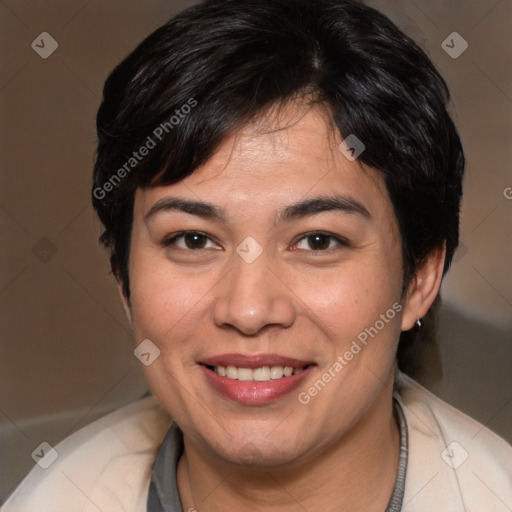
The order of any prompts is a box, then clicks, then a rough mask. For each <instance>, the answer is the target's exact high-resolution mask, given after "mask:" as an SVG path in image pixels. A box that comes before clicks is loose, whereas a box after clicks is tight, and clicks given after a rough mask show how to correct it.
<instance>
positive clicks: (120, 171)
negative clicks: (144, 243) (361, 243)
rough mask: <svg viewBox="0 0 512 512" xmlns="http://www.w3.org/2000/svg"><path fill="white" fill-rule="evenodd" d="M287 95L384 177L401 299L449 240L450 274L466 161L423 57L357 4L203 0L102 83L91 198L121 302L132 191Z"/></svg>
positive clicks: (165, 177) (441, 85)
mask: <svg viewBox="0 0 512 512" xmlns="http://www.w3.org/2000/svg"><path fill="white" fill-rule="evenodd" d="M297 97H310V98H312V99H311V101H312V102H314V103H316V104H319V105H321V106H322V107H324V108H326V110H327V111H328V112H329V113H330V116H331V118H332V120H333V122H334V124H335V126H336V127H337V129H338V130H339V132H340V135H341V136H342V137H343V138H345V137H347V136H348V135H350V134H355V135H356V136H357V137H358V138H359V139H360V140H361V141H362V142H363V143H364V145H365V151H364V152H363V153H362V154H361V155H360V156H359V161H360V162H361V163H362V164H366V165H368V166H370V167H373V168H375V169H377V170H379V171H380V172H382V173H383V176H384V179H385V183H386V187H387V190H388V193H389V195H390V198H391V201H392V203H393V207H394V212H395V215H396V218H397V222H398V226H399V230H400V235H401V243H402V255H403V262H402V263H403V271H404V280H403V282H404V290H405V288H406V285H407V284H408V282H409V281H410V279H411V278H412V277H413V276H414V274H415V272H416V269H417V267H418V265H419V264H420V263H421V262H422V261H423V260H424V259H425V258H426V257H427V256H428V255H429V254H430V253H431V251H432V250H433V249H435V248H439V247H442V246H443V245H445V247H446V261H445V268H444V270H445V271H446V270H447V269H448V267H449V265H450V262H451V260H452V257H453V254H454V251H455V249H456V247H457V245H458V233H459V208H460V199H461V194H462V176H463V172H464V154H463V150H462V146H461V142H460V139H459V136H458V134H457V131H456V128H455V126H454V124H453V122H452V120H451V118H450V115H449V114H448V112H447V109H446V106H447V104H448V102H449V100H450V95H449V91H448V88H447V86H446V83H445V81H444V80H443V78H442V77H441V76H440V74H439V73H438V72H437V70H436V69H435V67H434V65H433V64H432V63H431V62H430V60H429V58H428V57H427V56H426V54H425V53H424V52H423V51H422V49H421V48H419V46H418V45H417V44H416V43H415V42H414V41H413V40H412V39H410V38H409V37H408V36H406V35H405V34H404V33H402V32H401V31H400V30H399V29H398V28H397V27H396V26H395V25H394V24H393V23H392V22H391V21H390V20H389V19H388V18H387V17H385V16H384V15H383V14H381V13H380V12H378V11H377V10H375V9H372V8H370V7H367V6H365V5H363V4H361V3H360V2H357V1H352V0H315V1H311V0H265V1H264V2H262V1H261V0H209V1H205V2H202V3H200V4H198V5H195V6H193V7H191V8H189V9H187V10H185V11H183V12H182V13H180V14H179V15H177V16H176V17H174V18H172V19H171V20H169V21H168V22H167V23H166V24H165V25H163V26H162V27H160V28H159V29H157V30H156V31H155V32H153V33H152V34H151V35H149V36H148V37H147V38H146V39H145V40H144V41H143V42H142V43H141V44H140V45H139V46H138V47H137V48H136V49H135V50H134V51H133V52H132V53H131V54H130V55H129V56H128V57H126V58H125V59H124V60H123V61H122V62H121V63H120V64H119V65H118V66H117V67H116V68H115V69H114V71H113V72H112V73H111V74H110V76H109V77H108V79H107V81H106V83H105V87H104V91H103V101H102V103H101V106H100V108H99V111H98V116H97V131H98V138H99V141H98V149H97V159H96V163H95V166H94V184H93V189H92V201H93V205H94V208H95V210H96V212H97V213H98V216H99V218H100V220H101V222H102V223H103V225H104V228H105V229H104V232H103V233H102V235H101V237H100V241H101V242H102V243H103V244H104V245H105V246H107V247H108V248H109V249H110V250H111V262H112V268H113V271H114V273H115V274H116V277H117V279H118V280H120V281H121V282H122V284H123V289H124V292H125V295H126V297H127V298H128V299H129V297H130V287H129V275H128V259H129V250H130V235H131V229H132V222H133V203H134V195H135V191H136V190H137V189H138V188H139V187H141V188H146V187H151V186H158V185H170V184H173V183H176V182H179V181H180V180H182V179H184V178H185V177H187V176H189V175H190V174H191V173H193V172H194V170H195V169H197V168H198V167H199V166H200V165H201V164H203V163H204V162H206V161H207V160H208V159H209V158H210V157H211V156H212V155H213V153H214V152H215V150H216V149H217V148H218V147H219V145H220V144H221V143H222V142H223V141H224V140H225V139H226V137H227V136H228V135H230V134H232V133H233V132H234V131H235V130H237V129H240V128H241V127H243V126H244V125H246V124H248V123H249V122H251V121H252V120H254V119H255V118H256V117H258V116H259V115H261V113H262V112H264V111H266V110H268V109H269V108H271V107H272V106H275V105H282V104H284V103H285V102H288V101H293V99H294V98H297ZM185 107H187V108H185ZM185 114H186V115H185ZM157 135H158V136H157ZM157 139H158V140H157ZM150 141H151V142H150ZM152 143H154V145H153V144H152ZM150 146H151V148H150V150H149V151H144V153H145V156H144V157H143V158H142V157H141V158H136V157H135V156H134V152H138V150H139V148H143V147H146V148H149V147H150ZM137 156H140V155H138V153H137ZM132 164H133V165H132ZM404 335H405V333H402V336H404ZM401 341H402V340H401ZM404 343H405V342H404ZM399 363H400V358H399Z"/></svg>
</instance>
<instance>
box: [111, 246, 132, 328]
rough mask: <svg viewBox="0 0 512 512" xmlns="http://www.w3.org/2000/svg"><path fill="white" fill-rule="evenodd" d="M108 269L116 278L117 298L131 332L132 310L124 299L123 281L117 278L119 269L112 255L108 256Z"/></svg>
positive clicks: (126, 299)
mask: <svg viewBox="0 0 512 512" xmlns="http://www.w3.org/2000/svg"><path fill="white" fill-rule="evenodd" d="M110 268H111V270H112V274H113V276H114V277H115V278H116V282H117V291H118V293H119V298H120V299H121V304H122V306H123V309H124V314H125V315H126V319H127V320H128V324H129V325H130V328H131V329H132V330H133V322H132V309H131V307H130V301H129V300H128V298H127V297H126V295H125V293H124V286H123V281H122V280H121V278H120V277H119V272H118V270H119V269H118V266H117V263H116V260H115V257H114V256H113V255H112V256H110Z"/></svg>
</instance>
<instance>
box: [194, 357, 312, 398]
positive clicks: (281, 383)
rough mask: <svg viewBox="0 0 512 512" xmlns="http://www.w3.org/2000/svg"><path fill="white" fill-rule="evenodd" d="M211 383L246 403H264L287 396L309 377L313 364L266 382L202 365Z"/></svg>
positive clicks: (227, 395) (217, 388)
mask: <svg viewBox="0 0 512 512" xmlns="http://www.w3.org/2000/svg"><path fill="white" fill-rule="evenodd" d="M201 368H202V370H203V372H204V374H205V375H206V377H207V379H208V381H209V382H210V384H211V385H212V386H213V387H214V388H215V389H216V390H217V391H218V392H219V393H221V394H222V395H224V396H226V397H228V398H230V399H231V400H234V401H235V402H239V403H241V404H246V405H263V404H267V403H269V402H273V401H274V400H277V399H278V398H281V397H283V396H286V395H287V394H289V393H291V392H292V391H293V390H294V389H297V388H298V387H299V386H300V384H301V383H302V382H303V381H304V379H306V378H307V377H308V375H309V374H310V372H311V370H312V369H313V366H309V367H308V368H306V369H305V370H302V371H301V372H300V373H297V374H295V375H290V377H282V378H280V379H275V380H269V381H265V382H256V381H241V380H235V379H229V378H228V377H222V376H220V375H219V374H218V373H215V372H214V371H213V370H210V368H208V367H207V366H204V365H201Z"/></svg>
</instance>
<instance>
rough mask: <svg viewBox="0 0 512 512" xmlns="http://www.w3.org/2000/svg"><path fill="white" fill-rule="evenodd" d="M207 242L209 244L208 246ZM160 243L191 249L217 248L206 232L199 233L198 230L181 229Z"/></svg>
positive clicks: (166, 245)
mask: <svg viewBox="0 0 512 512" xmlns="http://www.w3.org/2000/svg"><path fill="white" fill-rule="evenodd" d="M208 243H210V244H211V245H210V246H208ZM162 245H163V246H164V247H169V246H172V245H175V246H177V247H178V248H179V249H182V250H192V251H197V250H200V249H211V248H213V249H217V248H218V245H216V244H214V243H213V242H212V240H211V239H210V237H209V236H208V235H207V234H205V233H201V232H200V231H183V232H182V233H178V234H177V235H175V236H173V237H172V238H169V239H166V240H164V242H162Z"/></svg>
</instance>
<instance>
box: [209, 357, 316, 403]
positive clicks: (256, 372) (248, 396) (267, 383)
mask: <svg viewBox="0 0 512 512" xmlns="http://www.w3.org/2000/svg"><path fill="white" fill-rule="evenodd" d="M200 367H201V368H202V370H203V372H204V374H205V376H206V381H207V382H208V384H209V385H210V386H211V388H212V389H213V391H214V392H216V393H219V394H220V395H221V396H223V397H224V398H228V399H230V400H232V401H235V402H238V403H241V404H244V405H264V404H267V403H270V402H273V401H275V400H277V399H279V398H283V397H285V396H286V395H289V394H290V393H291V392H292V391H294V390H295V389H297V387H299V386H300V385H301V384H302V383H303V382H304V380H305V379H307V378H308V376H309V375H311V373H312V371H313V369H314V368H315V367H316V364H315V363H313V362H309V361H304V360H300V359H294V358H290V357H284V356H278V355H274V354H262V355H258V356H246V355H242V354H224V355H220V356H215V357H211V358H208V359H205V360H202V361H201V362H200Z"/></svg>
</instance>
